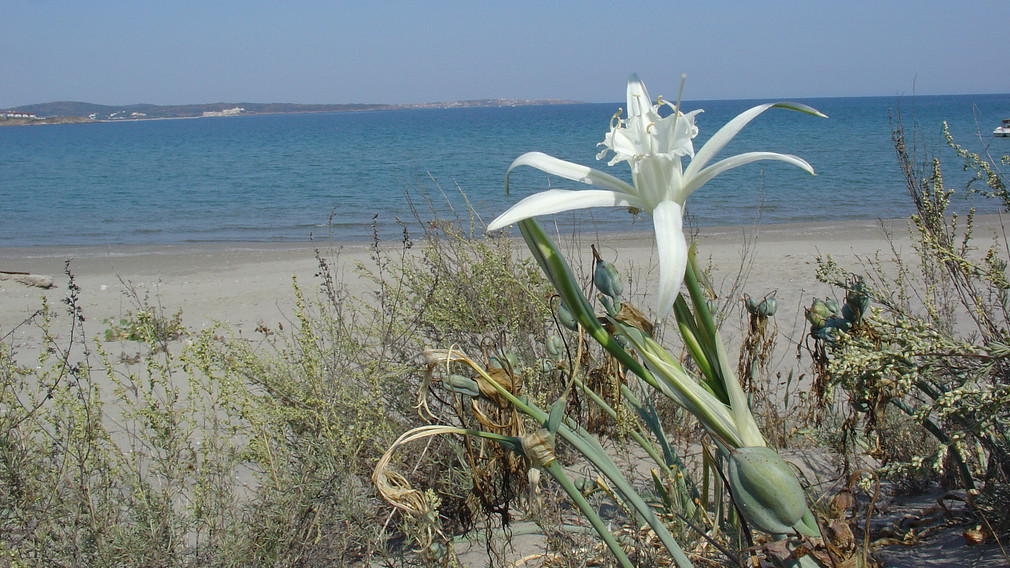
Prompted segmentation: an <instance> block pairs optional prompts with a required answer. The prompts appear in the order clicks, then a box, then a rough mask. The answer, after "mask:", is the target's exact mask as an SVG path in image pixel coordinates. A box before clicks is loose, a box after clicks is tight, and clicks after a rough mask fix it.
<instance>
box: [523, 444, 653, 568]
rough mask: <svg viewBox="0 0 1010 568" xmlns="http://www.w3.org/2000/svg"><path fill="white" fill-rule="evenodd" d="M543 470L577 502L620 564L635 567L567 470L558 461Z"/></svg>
mask: <svg viewBox="0 0 1010 568" xmlns="http://www.w3.org/2000/svg"><path fill="white" fill-rule="evenodd" d="M543 470H544V471H545V472H547V473H548V474H550V476H551V477H553V478H554V480H555V481H557V482H558V485H560V486H561V488H562V489H563V490H564V491H565V493H567V494H568V497H569V499H571V500H572V502H573V503H575V506H576V507H578V508H579V511H581V512H582V516H584V517H585V518H586V519H587V520H588V521H589V524H591V525H593V528H594V529H596V533H597V534H599V535H600V538H602V539H603V542H604V543H606V545H607V548H609V549H610V552H611V553H612V554H613V555H614V557H615V558H616V559H617V562H618V564H620V565H621V566H624V567H626V568H633V567H634V564H632V563H631V559H629V558H628V555H627V554H625V553H624V549H623V548H621V544H620V543H619V542H617V538H616V537H615V536H614V535H613V534H612V533H611V532H610V531H609V530H607V527H606V525H605V524H604V523H603V519H601V518H600V515H599V514H598V513H597V512H596V510H595V509H593V506H592V505H590V504H589V501H587V500H586V497H585V496H584V495H583V494H582V492H580V491H579V490H578V489H577V488H576V487H575V485H574V484H573V483H572V480H571V479H568V476H567V475H565V471H564V470H563V469H562V468H561V466H560V465H558V462H557V461H553V462H551V463H550V464H549V465H546V466H544V468H543Z"/></svg>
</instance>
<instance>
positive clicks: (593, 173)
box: [505, 152, 637, 195]
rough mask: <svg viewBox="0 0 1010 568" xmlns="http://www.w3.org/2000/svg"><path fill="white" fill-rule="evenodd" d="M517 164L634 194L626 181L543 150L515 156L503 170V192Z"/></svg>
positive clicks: (632, 188) (506, 189)
mask: <svg viewBox="0 0 1010 568" xmlns="http://www.w3.org/2000/svg"><path fill="white" fill-rule="evenodd" d="M519 166H530V167H533V168H536V169H538V170H540V171H542V172H545V173H547V174H550V175H554V176H558V177H563V178H565V179H569V180H572V181H578V182H582V183H585V184H590V185H595V186H598V187H602V188H604V189H610V190H613V191H619V192H621V193H627V194H630V195H636V194H637V192H636V191H635V187H634V186H633V185H631V184H629V183H628V182H626V181H624V180H621V179H619V178H616V177H614V176H612V175H610V174H608V173H604V172H601V171H600V170H594V169H593V168H590V167H587V166H583V165H580V164H575V163H572V162H567V161H565V160H561V159H559V158H555V157H554V156H549V155H547V154H544V153H543V152H527V153H525V154H523V155H522V156H519V157H518V158H516V159H515V160H514V161H513V162H512V165H511V166H509V169H508V171H507V172H505V193H506V195H507V194H508V192H509V174H511V173H512V170H514V169H516V168H518V167H519Z"/></svg>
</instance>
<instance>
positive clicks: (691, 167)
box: [488, 75, 824, 317]
mask: <svg viewBox="0 0 1010 568" xmlns="http://www.w3.org/2000/svg"><path fill="white" fill-rule="evenodd" d="M681 88H682V89H683V81H682V82H681ZM627 99H628V109H627V116H626V117H625V118H620V111H619V112H618V114H616V115H614V117H613V118H612V119H611V125H610V132H608V133H607V135H606V137H605V138H604V140H603V142H601V143H600V145H601V146H603V147H604V148H603V150H602V151H601V152H600V153H599V154H598V155H597V159H603V158H604V157H605V156H606V155H607V154H609V153H611V152H613V157H612V158H611V159H610V161H609V162H608V165H610V166H614V165H616V164H618V163H620V162H624V161H626V162H628V164H629V165H630V166H631V178H632V183H628V182H626V181H624V180H621V179H619V178H617V177H615V176H612V175H610V174H608V173H605V172H602V171H600V170H597V169H593V168H590V167H587V166H582V165H579V164H575V163H572V162H568V161H565V160H561V159H558V158H555V157H553V156H549V155H547V154H544V153H542V152H528V153H526V154H523V155H521V156H519V157H518V158H516V159H515V161H513V162H512V165H511V166H509V169H508V172H506V174H505V191H506V192H508V189H509V175H510V174H511V173H512V170H514V169H515V168H517V167H519V166H531V167H534V168H537V169H539V170H541V171H543V172H545V173H547V174H549V175H554V176H558V177H562V178H565V179H568V180H571V181H577V182H581V183H585V184H588V185H592V186H596V187H597V188H600V189H582V190H565V189H551V190H547V191H543V192H540V193H537V194H534V195H531V196H529V197H526V198H525V199H522V200H521V201H519V202H518V203H516V204H515V205H513V206H512V207H511V208H509V209H508V210H507V211H506V212H505V213H503V214H502V215H501V216H499V217H498V218H497V219H495V220H494V221H492V222H491V224H490V225H488V230H495V229H500V228H503V227H505V226H507V225H510V224H512V223H515V222H517V221H521V220H523V219H529V218H531V217H535V216H539V215H549V214H553V213H561V212H564V211H572V210H576V209H584V208H588V207H626V208H629V209H634V210H640V211H643V212H645V213H648V214H649V215H650V216H651V217H652V220H653V224H654V226H655V231H656V246H657V249H658V253H659V293H658V298H657V310H658V313H659V315H660V317H665V316H666V315H667V314H669V313H670V310H671V309H672V307H673V302H674V299H675V298H676V296H677V294H678V292H679V291H680V285H681V283H682V282H683V279H684V271H685V269H686V266H687V240H686V239H685V238H684V231H683V218H684V205H685V203H686V201H687V198H688V197H689V196H690V195H691V194H692V193H694V191H695V190H696V189H698V188H699V187H701V186H702V185H704V184H705V183H706V182H708V181H709V180H711V179H712V178H714V177H715V176H716V175H718V174H720V173H722V172H724V171H726V170H729V169H732V168H736V167H738V166H742V165H744V164H749V163H751V162H755V161H758V160H778V161H781V162H786V163H790V164H793V165H795V166H798V167H800V168H802V169H803V170H805V171H807V172H809V173H810V174H813V173H814V169H813V167H811V165H810V164H808V163H807V162H806V161H805V160H803V159H801V158H798V157H796V156H793V155H789V154H779V153H776V152H746V153H743V154H738V155H736V156H731V157H728V158H724V159H722V160H719V161H717V162H715V163H712V164H709V162H711V161H712V159H713V158H714V157H715V155H716V154H717V153H719V151H720V150H722V149H723V147H725V146H726V144H727V143H729V141H730V140H732V139H733V137H734V136H736V134H737V133H738V132H740V130H741V129H742V128H743V127H744V126H746V125H747V123H749V122H750V121H751V120H753V119H754V118H755V117H757V116H758V115H759V114H761V113H763V112H764V111H766V110H768V109H770V108H784V109H789V110H796V111H800V112H804V113H807V114H812V115H815V116H822V117H823V116H824V115H823V114H821V113H820V112H819V111H817V110H816V109H813V108H811V107H809V106H806V105H802V104H799V103H788V102H779V103H768V104H763V105H758V106H756V107H754V108H751V109H750V110H747V111H744V112H742V113H740V114H739V115H737V116H736V118H734V119H733V120H731V121H729V122H728V123H726V125H725V126H723V127H722V128H721V129H720V130H719V131H718V132H716V133H715V135H713V136H712V138H711V139H709V140H708V142H706V143H705V145H704V146H702V148H701V150H699V151H698V153H697V154H695V152H694V144H693V142H692V140H693V139H694V137H695V136H697V134H698V128H697V126H695V117H696V115H697V114H698V113H699V112H701V111H700V110H695V111H692V112H689V113H683V112H681V110H680V97H679V96H678V100H677V104H676V105H673V104H670V103H669V102H667V101H664V100H662V98H659V99H657V100H656V102H653V101H652V99H650V98H649V92H648V91H647V90H646V88H645V84H644V83H642V81H641V80H640V79H639V78H638V77H637V76H636V75H632V76H631V78H630V80H629V81H628V91H627ZM663 107H669V109H670V111H668V113H667V115H666V116H663V115H662V113H661V111H662V110H663ZM684 157H689V158H690V159H691V160H690V162H689V164H688V166H687V168H686V169H685V168H684V167H683V164H682V163H681V159H682V158H684Z"/></svg>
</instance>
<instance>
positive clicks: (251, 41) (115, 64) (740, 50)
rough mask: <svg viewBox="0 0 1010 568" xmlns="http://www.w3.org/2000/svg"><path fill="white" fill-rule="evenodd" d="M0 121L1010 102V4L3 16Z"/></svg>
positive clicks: (448, 5)
mask: <svg viewBox="0 0 1010 568" xmlns="http://www.w3.org/2000/svg"><path fill="white" fill-rule="evenodd" d="M0 14H2V15H3V16H2V17H3V23H2V28H0V77H2V78H3V79H2V80H0V108H5V107H13V106H18V105H23V104H30V103H39V102H49V101H58V100H74V101H85V102H93V103H101V104H113V105H116V104H130V103H154V104H186V103H205V102H218V101H221V102H298V103H353V102H368V103H372V102H374V103H411V102H432V101H445V100H461V99H478V98H496V97H508V98H529V99H542V98H561V99H578V100H584V101H590V102H616V101H620V100H621V99H623V96H624V83H625V80H626V78H627V76H628V74H629V73H631V72H638V73H639V74H640V75H641V77H642V78H643V80H645V82H646V84H647V85H649V87H650V90H652V94H653V95H657V94H664V95H665V96H666V97H667V98H673V97H674V96H675V95H676V88H677V83H678V81H679V77H680V74H681V73H686V74H687V75H688V83H687V87H686V92H685V98H686V99H690V100H701V99H720V98H731V99H737V98H762V99H764V98H770V99H779V98H803V97H819V96H856V95H884V96H893V95H896V94H904V95H911V94H912V93H913V92H914V93H915V94H957V93H1006V92H1010V33H1008V30H1010V1H1008V0H984V1H981V0H980V1H972V0H961V1H953V0H952V1H943V2H941V1H933V0H919V1H912V0H906V1H890V2H888V1H864V0H856V1H844V2H843V1H817V0H807V1H788V2H771V1H758V0H754V1H750V2H745V1H735V2H734V1H719V0H715V1H706V0H695V1H693V2H676V1H671V0H651V1H644V2H638V1H627V2H619V1H618V2H589V1H586V2H577V1H567V0H565V1H557V2H554V1H551V0H534V1H527V0H508V1H499V2H483V1H480V0H469V1H467V0H431V1H420V0H415V1H411V0H379V1H371V2H369V1H365V0H358V1H353V2H351V1H338V0H332V1H298V0H292V1H291V2H283V3H282V2H276V3H272V2H261V1H258V0H248V1H241V2H240V1H233V0H211V1H210V2H207V1H200V2H190V1H175V0H171V1H166V2H154V1H144V0H139V1H138V0H132V1H129V2H127V1H110V0H88V1H83V2H82V1H71V0H65V1H57V0H33V1H11V0H0Z"/></svg>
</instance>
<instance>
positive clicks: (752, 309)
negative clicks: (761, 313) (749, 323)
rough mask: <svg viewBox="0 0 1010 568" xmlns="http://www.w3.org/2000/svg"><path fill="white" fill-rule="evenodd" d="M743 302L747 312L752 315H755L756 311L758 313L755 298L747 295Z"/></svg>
mask: <svg viewBox="0 0 1010 568" xmlns="http://www.w3.org/2000/svg"><path fill="white" fill-rule="evenodd" d="M743 303H744V305H745V306H746V307H747V313H749V314H750V315H752V316H755V315H757V313H758V301H757V300H755V299H754V298H751V297H750V296H747V298H746V299H745V300H744V302H743Z"/></svg>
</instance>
